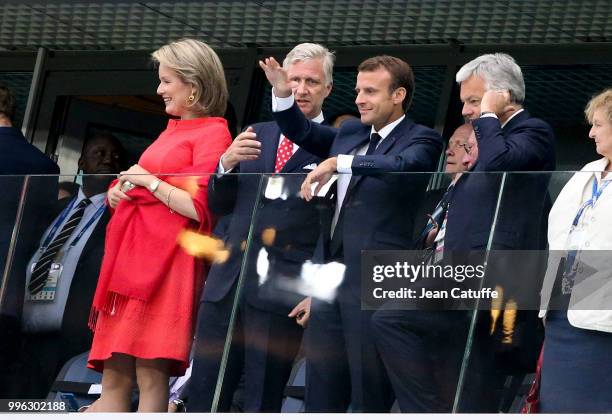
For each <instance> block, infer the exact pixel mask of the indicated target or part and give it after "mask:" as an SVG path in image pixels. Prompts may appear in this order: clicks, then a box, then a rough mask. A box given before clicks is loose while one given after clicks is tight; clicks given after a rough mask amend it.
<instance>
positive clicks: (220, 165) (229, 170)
mask: <svg viewBox="0 0 612 420" xmlns="http://www.w3.org/2000/svg"><path fill="white" fill-rule="evenodd" d="M223 156H225V155H222V156H221V159H219V166H218V167H217V173H218V174H219V175H223V174H227V173H229V172H232V170H233V169H234V168H232V169H228V170H226V169H225V168H224V167H223V164H222V163H221V162H223Z"/></svg>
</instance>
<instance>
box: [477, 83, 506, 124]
mask: <svg viewBox="0 0 612 420" xmlns="http://www.w3.org/2000/svg"><path fill="white" fill-rule="evenodd" d="M480 111H481V112H493V113H495V115H497V117H498V118H501V117H502V116H503V115H505V114H506V113H508V112H509V111H512V112H514V111H515V107H514V105H512V103H511V102H510V92H509V91H508V90H487V91H486V92H485V94H484V95H483V97H482V101H481V102H480Z"/></svg>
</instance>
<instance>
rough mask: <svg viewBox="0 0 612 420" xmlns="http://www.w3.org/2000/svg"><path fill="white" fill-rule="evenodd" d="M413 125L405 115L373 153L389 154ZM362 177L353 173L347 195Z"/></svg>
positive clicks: (368, 135) (369, 129)
mask: <svg viewBox="0 0 612 420" xmlns="http://www.w3.org/2000/svg"><path fill="white" fill-rule="evenodd" d="M412 125H414V122H413V121H412V120H409V119H408V117H404V119H403V120H402V121H401V122H400V123H399V124H398V125H397V126H396V127H395V128H394V129H393V130H392V131H391V132H390V133H389V135H388V136H387V137H385V138H384V139H383V140H382V141H381V142H380V144H379V145H378V147H377V148H376V150H375V151H374V153H372V154H373V155H385V154H387V152H388V151H389V150H390V149H391V147H392V146H393V145H394V144H395V143H396V142H397V140H398V139H399V138H400V137H401V136H402V135H404V134H405V133H406V132H408V130H410V128H411V127H412ZM367 127H368V132H367V137H366V141H368V140H369V138H370V131H371V127H370V126H367ZM362 179H363V176H361V175H353V176H352V177H351V183H350V185H349V188H348V190H347V192H346V196H347V197H348V196H349V194H350V193H351V192H352V191H353V189H354V188H355V186H356V185H357V184H358V183H359V182H360V181H361V180H362Z"/></svg>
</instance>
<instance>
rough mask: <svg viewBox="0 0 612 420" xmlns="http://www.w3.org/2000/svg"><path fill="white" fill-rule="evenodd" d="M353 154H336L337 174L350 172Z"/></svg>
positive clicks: (351, 171)
mask: <svg viewBox="0 0 612 420" xmlns="http://www.w3.org/2000/svg"><path fill="white" fill-rule="evenodd" d="M354 157H355V156H353V155H338V163H337V166H338V168H337V171H338V173H339V174H352V173H353V170H352V169H351V166H352V165H353V158H354Z"/></svg>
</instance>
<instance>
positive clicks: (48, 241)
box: [41, 197, 106, 249]
mask: <svg viewBox="0 0 612 420" xmlns="http://www.w3.org/2000/svg"><path fill="white" fill-rule="evenodd" d="M75 202H76V197H75V198H73V199H72V201H70V203H69V204H68V206H66V208H65V209H64V210H63V211H62V213H61V214H60V216H59V217H58V219H57V221H56V222H55V223H54V224H53V226H52V227H51V230H50V231H49V234H48V235H47V237H46V238H45V240H44V242H43V244H42V245H41V249H47V247H48V246H49V245H50V244H51V242H52V240H53V238H54V237H55V234H56V233H57V230H58V229H59V228H60V226H62V224H63V223H64V221H65V220H66V218H67V217H68V215H69V214H70V212H71V211H72V208H73V207H74V203H75ZM104 210H106V204H103V205H102V206H100V208H98V210H97V211H96V213H95V214H94V215H93V216H92V217H91V218H90V219H89V220H88V221H87V223H86V224H85V226H84V227H83V229H81V230H80V231H79V233H78V235H77V236H76V237H75V238H74V240H73V241H72V242H71V243H70V246H71V247H73V246H75V245H76V244H77V242H79V240H80V239H81V238H82V237H83V235H84V234H85V232H86V231H87V229H88V228H89V227H90V226H91V225H92V224H93V223H94V222H95V221H96V220H97V219H98V218H99V217H100V216H101V215H102V213H104Z"/></svg>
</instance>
